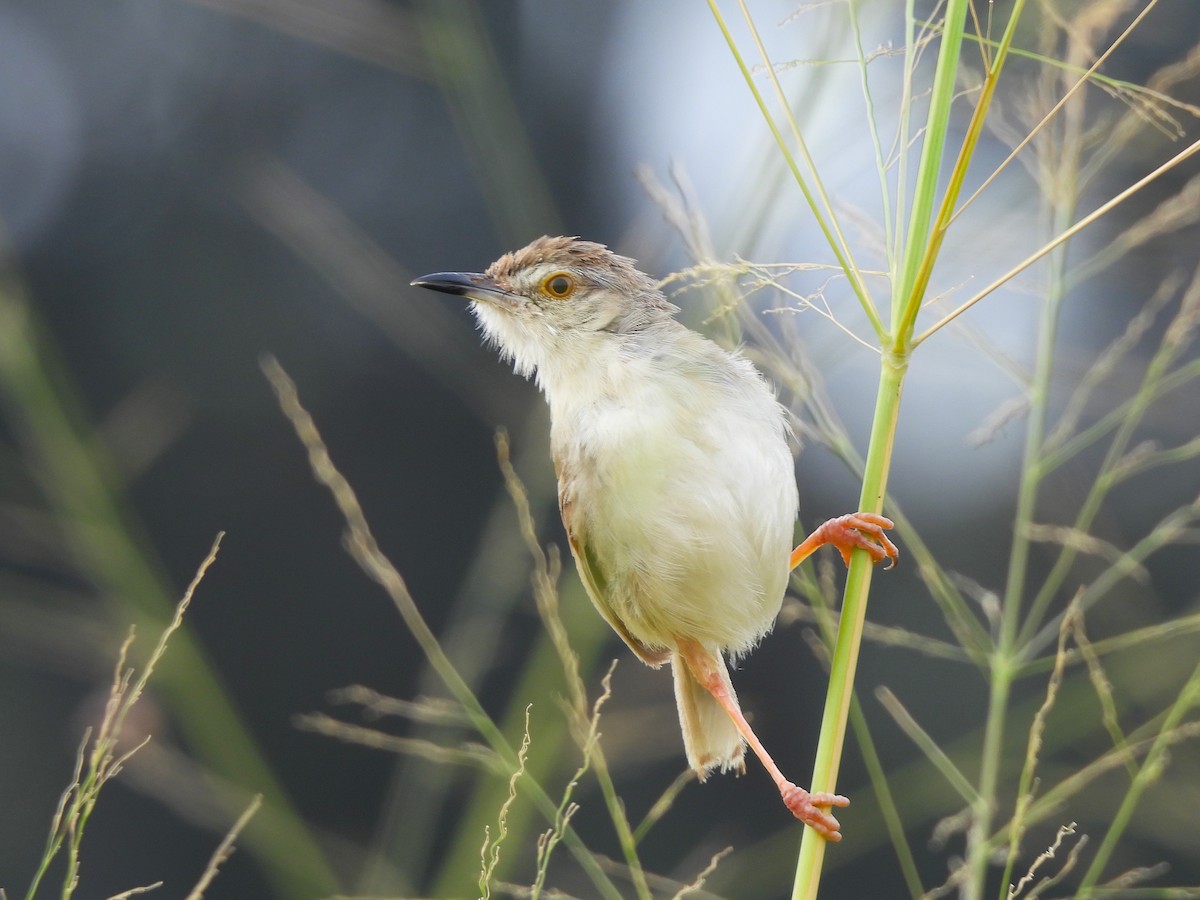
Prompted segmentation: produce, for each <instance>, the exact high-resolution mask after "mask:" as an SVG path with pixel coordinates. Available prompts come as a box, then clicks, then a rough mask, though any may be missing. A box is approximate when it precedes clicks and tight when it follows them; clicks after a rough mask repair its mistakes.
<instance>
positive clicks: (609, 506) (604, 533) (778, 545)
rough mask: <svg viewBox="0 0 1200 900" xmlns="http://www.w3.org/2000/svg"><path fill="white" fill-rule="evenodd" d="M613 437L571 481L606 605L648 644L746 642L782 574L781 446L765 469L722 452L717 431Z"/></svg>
mask: <svg viewBox="0 0 1200 900" xmlns="http://www.w3.org/2000/svg"><path fill="white" fill-rule="evenodd" d="M735 440H736V439H735ZM620 449H621V452H620V453H619V454H616V455H615V456H613V458H612V459H610V460H609V461H608V462H607V464H604V465H597V464H596V462H595V460H593V461H592V463H593V464H592V465H591V466H589V467H588V469H589V473H590V474H589V475H585V476H583V477H581V478H578V479H577V480H576V492H575V502H576V508H577V509H580V510H583V511H585V512H584V516H585V520H586V532H587V534H588V536H589V538H588V542H589V546H590V548H591V550H592V551H593V552H594V553H595V554H596V556H597V559H598V561H599V562H600V564H601V566H602V567H603V570H604V572H605V576H606V579H605V580H606V584H605V593H606V596H605V598H604V599H605V601H606V603H607V605H608V607H609V608H610V609H611V610H612V611H613V612H614V614H616V615H617V616H618V617H619V618H620V619H621V621H622V622H623V623H624V624H625V626H626V627H627V628H628V630H629V632H630V633H631V634H632V635H633V636H634V637H636V638H637V639H638V640H640V641H642V642H643V643H645V644H646V645H648V646H650V647H672V646H674V645H675V643H676V642H677V641H678V640H679V639H680V638H688V639H691V640H697V641H701V642H702V643H704V644H707V645H710V646H713V645H715V646H718V647H722V648H725V649H728V650H730V651H731V652H733V653H735V654H736V653H739V652H744V651H746V650H749V649H750V647H752V646H753V645H754V644H755V643H756V642H757V641H758V640H759V639H760V638H761V637H762V636H763V634H765V633H766V632H767V631H768V630H769V629H770V627H771V625H772V623H773V622H774V620H775V616H776V615H777V614H778V612H779V607H780V604H781V602H782V599H783V592H784V589H785V586H786V583H787V558H788V552H789V550H790V549H791V547H790V543H791V536H792V523H793V521H794V518H795V501H794V492H795V486H794V481H792V480H791V479H792V473H791V469H790V456H788V457H787V463H788V465H787V467H786V469H784V470H783V471H782V472H780V471H774V469H776V468H779V467H768V469H771V471H767V472H764V471H763V467H762V466H757V465H754V464H750V465H743V464H745V463H747V462H751V461H749V460H744V459H739V458H737V457H736V454H730V453H729V449H730V448H729V445H728V442H727V443H726V444H725V445H724V447H723V449H716V450H714V449H713V448H711V447H709V448H703V447H701V446H698V445H697V444H696V443H695V442H692V441H678V440H674V439H673V435H672V432H671V431H670V430H669V429H668V430H666V431H664V432H660V433H658V435H657V438H656V439H654V440H640V441H639V440H630V441H626V442H625V443H624V444H623V445H622V447H621V448H620ZM784 452H785V453H786V448H784ZM764 476H765V477H764Z"/></svg>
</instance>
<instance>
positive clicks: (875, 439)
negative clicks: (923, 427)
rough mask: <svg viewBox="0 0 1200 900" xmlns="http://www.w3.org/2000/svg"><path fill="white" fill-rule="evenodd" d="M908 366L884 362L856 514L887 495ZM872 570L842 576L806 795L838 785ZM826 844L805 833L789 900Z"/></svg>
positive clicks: (860, 564)
mask: <svg viewBox="0 0 1200 900" xmlns="http://www.w3.org/2000/svg"><path fill="white" fill-rule="evenodd" d="M907 367H908V366H907V362H906V361H900V360H896V359H895V358H893V357H891V356H890V355H885V356H884V357H883V366H882V370H881V373H880V378H879V393H878V396H877V397H876V401H875V419H874V422H873V423H872V426H871V443H870V448H869V450H868V451H867V463H866V468H865V471H864V473H863V486H862V494H861V497H860V501H859V509H862V510H865V511H867V512H879V511H880V510H881V509H882V508H883V496H884V493H885V492H886V490H887V476H888V471H889V469H890V467H891V460H892V448H893V446H894V444H895V439H896V423H897V421H898V419H899V414H900V395H901V392H902V389H903V385H904V374H905V371H906V370H907ZM873 570H874V565H873V564H872V562H871V558H870V556H868V555H867V553H866V552H865V551H855V553H854V555H853V556H852V557H851V561H850V571H849V573H848V574H847V575H846V591H845V594H844V595H843V598H842V615H841V620H840V622H839V625H838V634H837V640H836V641H835V642H834V647H833V657H832V659H831V661H830V670H829V687H828V690H827V692H826V695H825V711H824V714H823V715H822V717H821V735H820V738H819V739H818V741H817V754H816V762H815V764H814V766H813V775H812V781H811V785H812V786H811V790H813V791H833V790H834V788H835V787H836V785H837V774H838V768H839V766H840V764H841V759H842V747H843V745H844V743H845V739H846V727H847V725H848V723H849V720H850V702H851V699H852V697H853V691H854V673H855V670H856V669H857V667H858V651H859V647H860V646H861V644H862V632H863V623H864V622H865V620H866V615H867V593H868V591H869V589H870V586H871V574H872V572H873ZM825 844H826V841H825V839H824V838H823V837H821V836H820V835H819V834H817V832H815V831H813V830H812V829H811V828H805V829H804V834H803V837H802V838H801V841H800V855H799V858H798V859H797V861H796V879H795V881H794V883H793V886H792V898H793V900H813V898H815V897H816V896H817V886H818V884H819V883H820V879H821V867H822V863H823V861H824V858H825Z"/></svg>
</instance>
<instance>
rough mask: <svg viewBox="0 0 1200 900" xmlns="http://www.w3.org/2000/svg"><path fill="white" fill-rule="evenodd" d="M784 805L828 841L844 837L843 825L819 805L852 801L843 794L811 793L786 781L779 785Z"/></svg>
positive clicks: (835, 804) (842, 803) (842, 804)
mask: <svg viewBox="0 0 1200 900" xmlns="http://www.w3.org/2000/svg"><path fill="white" fill-rule="evenodd" d="M779 793H780V795H781V796H782V797H783V802H784V805H785V806H787V808H788V809H789V810H791V813H792V815H794V816H795V817H796V818H797V819H799V820H800V821H801V822H803V823H804V824H805V825H807V826H809V827H810V828H812V829H813V830H814V831H816V832H817V834H819V835H821V837H823V838H825V840H827V841H833V842H835V843H836V842H837V841H840V840H841V839H842V832H841V828H842V826H841V825H840V824H839V823H838V820H837V819H835V818H834V817H833V816H832V815H831V814H830V813H828V812H826V811H825V810H823V809H820V808H819V807H822V806H849V805H850V801H849V799H847V798H846V797H843V796H842V795H841V794H828V793H825V792H824V791H820V792H818V793H815V794H810V793H809V792H808V791H806V790H804V788H802V787H797V786H796V785H794V784H792V783H791V782H790V781H785V782H784V783H783V784H782V785H780V787H779Z"/></svg>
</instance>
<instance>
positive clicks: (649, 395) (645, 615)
mask: <svg viewBox="0 0 1200 900" xmlns="http://www.w3.org/2000/svg"><path fill="white" fill-rule="evenodd" d="M413 284H414V285H419V286H421V287H426V288H430V289H432V290H435V291H442V292H444V293H448V294H458V295H461V296H464V297H467V298H469V299H470V300H471V301H472V304H471V307H472V310H473V311H474V313H475V316H476V318H477V319H478V321H479V324H480V326H481V328H482V330H483V332H484V334H485V335H486V336H487V338H488V340H489V341H491V342H492V343H494V344H495V345H496V346H497V347H499V349H500V352H501V354H502V355H503V356H504V357H505V358H507V359H509V360H511V361H512V363H513V366H514V368H515V369H516V371H517V372H518V373H520V374H522V375H525V376H527V377H528V376H530V375H532V376H534V377H535V378H536V380H537V383H538V385H539V386H540V388H541V389H542V392H543V393H544V394H545V396H546V400H547V401H548V402H549V404H550V414H551V429H550V442H551V452H552V455H553V457H554V466H555V470H556V472H557V473H558V500H559V508H560V510H561V512H562V518H563V523H564V524H565V525H566V529H567V535H568V537H569V539H570V543H571V551H572V554H573V555H574V557H575V563H576V566H577V568H578V569H579V574H580V577H581V578H582V580H583V583H584V585H585V587H586V588H587V592H588V595H589V596H590V597H591V599H592V602H593V603H594V604H595V605H596V609H597V610H599V612H600V615H602V616H603V617H604V619H605V620H606V621H607V622H608V624H609V625H611V626H612V628H613V630H614V631H616V632H617V634H618V635H620V636H621V639H622V640H624V641H625V643H626V644H628V645H629V647H630V649H632V650H633V652H634V653H635V654H637V656H638V657H639V658H640V659H641V660H642V661H643V662H645V663H647V664H648V665H651V666H654V667H655V668H657V667H658V666H661V665H662V664H663V663H665V662H670V663H671V669H672V671H673V672H674V675H675V698H676V703H677V706H678V708H679V721H680V725H681V727H682V729H683V741H684V748H685V750H686V752H687V758H688V762H689V764H690V765H691V766H692V768H693V769H695V771H696V772H697V773H698V774H699V776H700V778H701V780H703V779H704V778H705V777H706V776H707V775H708V773H709V772H710V771H712V770H713V769H720V770H721V771H722V772H724V771H728V770H730V769H736V770H738V771H743V770H744V768H745V765H744V762H743V752H744V747H745V744H746V743H748V744H749V745H750V749H752V750H753V751H754V753H755V754H756V755H757V756H758V758H759V759H760V760H762V763H763V765H764V766H765V767H766V769H767V771H768V772H769V773H770V775H771V777H772V778H773V779H774V780H775V783H776V785H777V786H778V787H779V791H780V794H781V795H782V797H783V800H784V803H785V804H786V805H787V807H788V809H789V810H791V811H792V813H793V814H794V815H795V816H796V818H798V819H800V821H802V822H804V823H805V824H807V825H810V826H812V827H813V828H815V829H816V830H817V831H818V832H820V833H821V834H822V835H824V836H825V837H826V838H828V839H829V840H834V841H836V840H840V839H841V834H840V832H839V830H838V829H839V827H840V826H839V825H838V821H837V819H835V818H834V817H833V816H832V815H831V814H830V813H829V812H828V811H826V810H824V809H821V807H830V806H846V805H847V804H848V803H849V802H850V801H849V800H847V799H846V798H845V797H842V796H839V795H836V794H828V793H816V794H810V793H809V792H808V791H805V790H804V789H803V788H799V787H797V786H796V785H795V784H793V783H792V782H791V781H788V780H787V779H786V778H785V777H784V776H783V773H782V772H780V771H779V768H778V766H776V765H775V762H774V761H773V760H772V759H771V757H770V756H769V755H768V753H767V751H766V750H765V749H764V748H763V746H762V744H761V743H760V742H759V740H758V738H757V737H756V736H755V734H754V732H753V731H752V730H751V728H750V725H749V723H747V721H746V718H745V716H743V715H742V711H741V708H740V707H739V706H738V701H737V695H736V694H735V693H734V690H733V685H732V684H731V683H730V681H729V673H728V671H727V669H726V665H725V656H726V655H727V654H728V655H729V656H730V657H732V658H734V659H736V658H737V657H738V656H740V655H742V654H745V653H747V652H749V651H750V650H751V649H752V648H753V647H754V645H755V644H757V643H758V641H759V640H760V639H761V638H762V637H763V635H765V634H766V633H767V632H768V631H770V630H771V627H772V626H773V625H774V623H775V617H776V616H777V615H778V613H779V609H780V606H781V604H782V602H783V595H784V591H785V589H786V587H787V580H788V573H789V572H790V571H791V569H793V568H795V567H796V566H797V565H799V564H800V562H801V561H802V560H803V559H805V558H806V557H807V556H808V555H809V554H810V553H812V552H813V551H814V550H816V549H817V548H818V547H821V546H823V545H825V544H832V545H834V546H835V547H837V548H838V550H839V551H840V552H841V554H842V557H843V558H844V559H845V560H846V562H847V564H849V561H850V555H851V553H852V551H853V550H855V549H862V550H865V551H866V552H867V553H869V554H870V556H871V558H872V559H873V560H874V561H875V562H879V561H880V560H883V559H888V560H889V561H894V560H895V559H896V557H897V550H896V547H895V546H894V545H893V544H892V542H891V541H890V540H888V537H887V535H886V534H885V533H884V529H887V528H891V527H892V523H891V522H890V521H889V520H888V519H885V518H884V517H883V516H879V515H875V514H873V513H856V514H854V515H849V516H841V517H840V518H837V519H831V520H830V521H828V522H826V523H825V524H824V525H822V526H821V527H820V528H818V529H817V530H816V531H814V532H813V533H812V534H811V535H810V536H809V537H808V538H807V539H805V541H804V542H803V543H802V544H800V546H799V547H796V548H795V550H793V551H792V552H791V554H790V557H789V554H788V550H789V548H790V547H791V537H792V529H793V526H794V524H795V521H796V515H797V511H798V505H799V499H798V496H797V492H796V480H795V472H794V461H793V458H792V453H791V451H790V449H789V447H788V443H787V435H788V429H787V425H786V422H785V418H784V413H783V408H782V407H781V406H780V405H779V403H778V401H777V400H776V399H775V396H774V394H773V393H772V391H771V389H770V388H769V387H768V386H767V383H766V382H765V381H764V380H763V378H762V376H761V375H760V374H759V373H758V371H757V370H756V369H755V368H754V367H753V366H752V365H751V364H750V362H749V361H748V360H746V359H745V358H744V357H743V356H741V355H740V354H739V353H736V352H729V351H727V350H723V349H722V348H720V347H718V346H717V345H716V344H714V343H713V342H712V341H710V340H708V339H707V338H704V337H702V336H701V335H699V334H697V333H696V332H694V331H691V330H689V329H688V328H686V327H684V326H683V325H681V324H679V322H677V321H675V319H674V318H673V314H674V313H675V312H676V311H677V308H676V307H675V306H673V305H672V304H671V303H669V302H668V301H667V299H666V297H665V296H664V295H663V293H662V292H661V291H660V290H659V289H658V287H657V285H656V284H655V282H654V280H653V279H651V278H650V277H649V276H647V275H644V274H643V273H642V272H639V271H638V270H637V268H635V266H634V262H633V260H631V259H627V258H625V257H623V256H617V255H616V254H614V253H612V252H610V251H609V250H608V248H606V247H604V246H603V245H601V244H594V243H591V242H589V241H581V240H578V239H577V238H569V237H542V238H538V239H537V240H536V241H534V242H533V243H531V244H530V245H529V246H527V247H525V248H523V249H521V250H517V251H516V252H514V253H508V254H506V255H504V256H502V257H500V259H498V260H496V262H494V263H492V265H491V266H490V267H489V268H488V270H487V271H486V272H484V273H481V274H480V273H464V272H442V273H438V274H434V275H426V276H424V277H423V278H418V279H417V280H416V281H414V282H413ZM889 564H890V562H889Z"/></svg>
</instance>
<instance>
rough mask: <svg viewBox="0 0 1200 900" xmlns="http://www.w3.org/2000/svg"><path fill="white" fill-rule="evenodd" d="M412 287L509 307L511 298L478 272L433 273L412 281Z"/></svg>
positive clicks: (506, 292)
mask: <svg viewBox="0 0 1200 900" xmlns="http://www.w3.org/2000/svg"><path fill="white" fill-rule="evenodd" d="M412 284H413V286H414V287H423V288H429V289H430V290H431V291H441V292H442V293H443V294H457V295H458V296H460V297H467V298H469V299H471V300H482V301H484V302H487V303H503V304H505V305H511V303H512V300H513V297H512V295H511V294H510V293H509V292H508V291H506V290H504V289H503V288H502V287H500V285H498V284H496V282H495V281H493V280H492V279H491V278H489V277H488V276H487V275H483V274H481V273H479V272H435V273H434V274H432V275H422V276H421V277H420V278H416V279H414V280H413V281H412Z"/></svg>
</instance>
